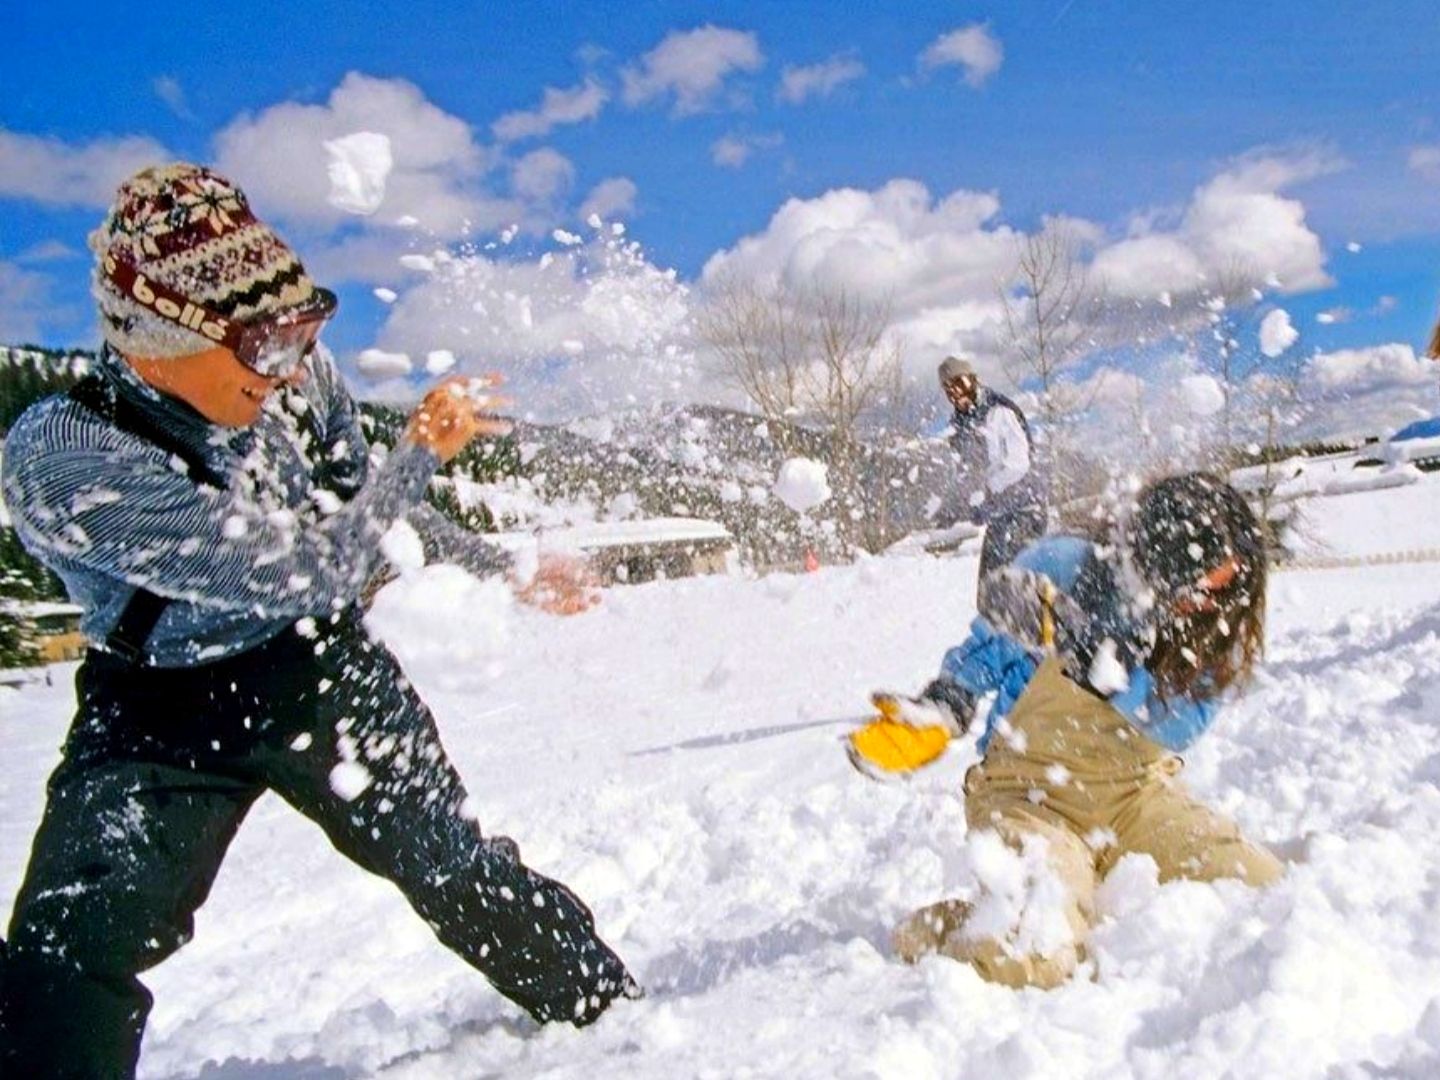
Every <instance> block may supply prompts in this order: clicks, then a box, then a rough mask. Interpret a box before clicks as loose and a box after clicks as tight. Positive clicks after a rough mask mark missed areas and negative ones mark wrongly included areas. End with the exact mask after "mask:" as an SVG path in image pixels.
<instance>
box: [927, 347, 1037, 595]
mask: <svg viewBox="0 0 1440 1080" xmlns="http://www.w3.org/2000/svg"><path fill="white" fill-rule="evenodd" d="M940 389H941V390H942V391H943V392H944V394H945V398H946V400H948V401H949V402H950V404H951V406H952V407H953V408H954V414H953V415H952V416H951V418H950V426H949V428H948V429H947V430H948V436H949V441H950V448H951V450H952V451H954V454H955V458H956V461H957V464H958V466H959V470H958V471H959V482H958V485H957V491H956V494H955V497H954V498H952V499H951V500H950V501H949V503H948V504H947V506H946V507H945V508H943V509H942V513H943V514H944V516H945V517H946V518H948V519H949V520H947V521H945V522H943V524H946V525H953V524H954V523H955V522H957V521H966V520H968V521H973V522H974V523H975V524H977V525H983V526H985V539H984V542H983V544H982V546H981V548H980V575H981V577H984V575H985V574H987V573H988V572H989V571H990V570H993V569H994V568H995V567H997V566H1003V565H1004V564H1005V563H1007V562H1009V561H1010V559H1011V558H1012V557H1013V556H1014V555H1015V554H1016V552H1018V551H1019V550H1020V549H1021V548H1023V547H1024V546H1025V545H1026V544H1028V543H1029V542H1030V541H1031V540H1034V539H1035V538H1036V537H1037V536H1040V535H1041V534H1042V533H1044V531H1045V525H1046V512H1045V492H1044V485H1043V483H1042V482H1041V480H1040V477H1039V475H1038V472H1037V470H1036V468H1035V460H1034V459H1035V447H1034V442H1033V440H1032V439H1031V437H1030V425H1029V424H1028V423H1026V421H1025V414H1024V413H1022V412H1021V411H1020V407H1019V406H1018V405H1016V404H1015V403H1014V402H1013V401H1011V400H1010V399H1009V398H1008V397H1006V396H1005V395H1004V394H999V393H996V392H995V391H994V390H991V389H990V388H989V387H985V386H981V385H980V377H979V376H978V375H977V374H976V373H975V369H974V367H972V366H971V365H970V363H969V362H968V361H966V360H963V359H961V358H960V357H958V356H950V357H947V358H946V359H945V362H944V363H942V364H941V365H940Z"/></svg>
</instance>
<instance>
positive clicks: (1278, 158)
mask: <svg viewBox="0 0 1440 1080" xmlns="http://www.w3.org/2000/svg"><path fill="white" fill-rule="evenodd" d="M1340 167H1342V165H1341V162H1339V161H1338V160H1337V159H1336V158H1335V157H1334V156H1333V155H1331V154H1329V153H1327V152H1325V151H1316V150H1302V151H1297V152H1290V153H1284V152H1269V153H1256V154H1249V155H1245V156H1243V157H1241V158H1238V159H1236V160H1235V161H1233V162H1232V163H1231V164H1230V166H1229V167H1228V168H1226V169H1225V170H1224V171H1222V172H1220V173H1219V174H1218V175H1216V176H1215V177H1214V178H1213V179H1211V180H1209V181H1207V182H1206V183H1205V184H1202V185H1201V186H1200V187H1199V188H1197V189H1196V190H1195V193H1194V195H1193V196H1192V197H1191V199H1190V202H1189V203H1188V204H1187V205H1186V207H1185V208H1184V210H1183V212H1182V214H1181V216H1180V220H1179V223H1178V224H1177V225H1176V226H1175V227H1173V228H1171V229H1168V230H1166V229H1161V228H1159V227H1157V225H1156V224H1155V222H1154V220H1153V219H1146V220H1137V222H1136V223H1135V224H1134V226H1133V227H1132V235H1131V236H1130V237H1129V238H1127V239H1125V240H1122V241H1120V242H1119V243H1116V244H1112V245H1110V246H1108V247H1106V248H1104V249H1102V250H1101V251H1100V252H1098V254H1097V255H1096V258H1095V269H1096V271H1097V272H1098V273H1099V274H1100V275H1101V276H1103V277H1104V279H1105V281H1106V283H1107V285H1108V287H1109V289H1110V290H1111V292H1113V293H1114V294H1116V295H1119V296H1125V297H1135V298H1146V299H1148V298H1153V297H1156V296H1158V295H1159V294H1160V293H1161V292H1169V293H1178V294H1185V293H1190V292H1195V291H1198V290H1201V289H1203V288H1204V287H1205V285H1206V283H1207V282H1208V281H1210V280H1212V279H1213V278H1214V277H1215V276H1216V275H1220V274H1225V273H1232V272H1239V273H1242V274H1244V275H1246V276H1247V277H1248V278H1249V279H1250V280H1251V281H1253V282H1255V283H1257V284H1258V283H1265V282H1272V283H1274V282H1278V285H1273V284H1272V287H1278V289H1279V290H1280V291H1281V292H1283V293H1297V292H1304V291H1307V290H1310V289H1318V288H1324V287H1325V286H1327V285H1330V284H1332V282H1331V279H1330V276H1329V274H1327V273H1326V271H1325V252H1324V250H1323V248H1322V247H1321V244H1320V237H1319V236H1317V235H1316V234H1315V233H1314V232H1313V231H1312V230H1311V229H1310V227H1309V224H1308V223H1307V222H1306V220H1305V206H1304V204H1303V203H1301V202H1300V201H1299V200H1298V199H1293V198H1286V197H1285V196H1283V195H1282V194H1281V192H1282V191H1284V190H1285V189H1287V188H1289V187H1291V186H1293V185H1295V184H1299V183H1302V182H1304V181H1306V180H1311V179H1314V178H1315V177H1318V176H1323V175H1325V174H1327V173H1330V172H1333V171H1335V170H1336V169H1338V168H1340Z"/></svg>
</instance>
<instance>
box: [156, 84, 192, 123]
mask: <svg viewBox="0 0 1440 1080" xmlns="http://www.w3.org/2000/svg"><path fill="white" fill-rule="evenodd" d="M150 88H151V89H152V90H154V91H155V96H156V97H158V98H159V99H160V100H161V101H163V102H164V103H165V104H166V106H167V107H168V108H169V109H170V111H171V112H172V113H174V114H175V115H176V116H178V117H179V118H180V119H181V120H194V119H195V114H194V113H193V112H191V111H190V102H189V101H188V100H187V99H186V97H185V88H184V87H183V86H181V85H180V80H179V79H177V78H175V77H174V76H173V75H157V76H155V78H154V79H153V80H151V83H150Z"/></svg>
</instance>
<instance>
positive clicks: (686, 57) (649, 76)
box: [621, 26, 765, 116]
mask: <svg viewBox="0 0 1440 1080" xmlns="http://www.w3.org/2000/svg"><path fill="white" fill-rule="evenodd" d="M764 62H765V58H764V56H763V55H762V54H761V52H760V41H759V39H758V38H757V37H756V36H755V35H754V34H753V33H748V32H745V31H741V30H729V29H726V28H724V27H719V26H702V27H700V28H699V29H698V30H686V31H681V30H677V31H673V32H672V33H670V34H668V35H667V36H666V37H665V39H664V40H663V41H661V42H660V44H659V45H657V46H655V48H653V49H651V50H650V51H649V52H648V53H646V54H645V55H644V56H642V57H641V58H640V60H639V62H638V63H636V64H635V65H633V66H631V67H627V68H626V69H625V70H624V71H622V72H621V80H622V82H623V84H624V98H625V102H626V104H628V105H642V104H644V103H646V102H649V101H654V100H656V99H659V98H666V97H669V96H670V95H672V94H673V95H674V97H675V106H674V113H675V115H676V116H685V115H688V114H691V113H697V112H702V111H703V110H705V109H707V108H710V107H711V105H712V104H713V102H714V100H715V98H716V96H717V95H718V94H719V92H720V90H721V88H722V87H723V86H724V84H725V80H726V78H727V77H728V76H730V75H732V74H734V73H735V72H737V71H758V70H759V69H760V66H761V65H762V64H763V63H764Z"/></svg>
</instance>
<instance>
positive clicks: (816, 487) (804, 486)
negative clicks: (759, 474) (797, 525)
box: [772, 457, 830, 514]
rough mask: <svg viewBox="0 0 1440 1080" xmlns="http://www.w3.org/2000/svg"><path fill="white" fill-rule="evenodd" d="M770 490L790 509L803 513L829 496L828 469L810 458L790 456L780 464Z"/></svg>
mask: <svg viewBox="0 0 1440 1080" xmlns="http://www.w3.org/2000/svg"><path fill="white" fill-rule="evenodd" d="M772 490H773V491H774V492H775V497H776V498H777V499H779V500H780V501H781V502H783V503H784V504H785V505H786V506H788V507H789V508H790V509H791V510H794V511H795V512H796V513H797V514H803V513H805V511H807V510H813V509H814V508H815V507H817V506H819V505H820V504H821V503H823V502H824V501H825V500H826V499H828V498H830V482H829V470H828V469H826V467H825V465H824V464H823V463H821V462H819V461H815V460H813V459H811V458H803V457H795V458H791V459H790V460H789V461H787V462H785V464H784V465H781V466H780V474H779V475H778V476H777V477H775V486H774V488H773V489H772Z"/></svg>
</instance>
